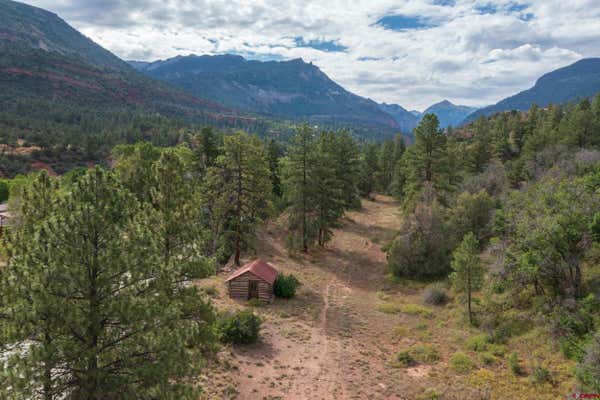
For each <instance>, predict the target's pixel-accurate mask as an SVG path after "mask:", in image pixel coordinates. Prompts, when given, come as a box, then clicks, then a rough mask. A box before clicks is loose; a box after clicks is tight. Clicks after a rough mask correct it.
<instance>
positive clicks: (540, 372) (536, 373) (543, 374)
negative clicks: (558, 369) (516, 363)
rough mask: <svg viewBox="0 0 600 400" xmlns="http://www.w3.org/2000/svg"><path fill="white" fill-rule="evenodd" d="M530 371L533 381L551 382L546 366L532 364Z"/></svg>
mask: <svg viewBox="0 0 600 400" xmlns="http://www.w3.org/2000/svg"><path fill="white" fill-rule="evenodd" d="M531 373H532V375H531V376H532V378H533V381H534V382H535V383H545V382H552V374H550V371H549V370H548V368H544V367H543V366H541V365H534V366H533V369H532V371H531Z"/></svg>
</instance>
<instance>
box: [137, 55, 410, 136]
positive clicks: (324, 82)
mask: <svg viewBox="0 0 600 400" xmlns="http://www.w3.org/2000/svg"><path fill="white" fill-rule="evenodd" d="M130 63H131V65H132V66H134V67H135V68H137V69H138V70H139V71H141V72H143V73H144V74H146V75H147V76H148V77H151V78H154V79H157V80H160V81H164V82H166V83H168V84H170V85H172V86H175V87H177V88H179V89H182V90H184V91H186V92H188V93H190V94H192V95H194V96H197V97H199V98H205V99H211V100H213V101H216V102H218V103H220V104H223V105H225V106H227V107H231V108H233V109H236V110H241V111H242V112H245V113H250V114H259V115H262V116H266V117H270V118H282V119H290V120H300V121H310V122H314V123H325V124H336V125H337V124H349V125H362V126H379V127H385V128H389V129H392V130H393V129H396V130H397V129H399V126H398V124H397V122H396V120H395V119H394V118H392V117H391V116H390V115H389V114H387V113H385V112H383V111H382V110H381V109H380V108H379V106H378V105H377V103H375V102H374V101H372V100H370V99H366V98H363V97H360V96H357V95H355V94H353V93H350V92H349V91H347V90H346V89H344V88H343V87H341V86H340V85H338V84H337V83H335V82H334V81H332V80H331V79H330V78H329V77H328V76H327V75H326V74H325V73H323V72H322V71H321V70H320V69H319V68H318V67H316V66H315V65H313V64H311V63H306V62H304V61H302V60H301V59H295V60H290V61H266V62H262V61H255V60H246V59H244V58H243V57H241V56H238V55H230V54H226V55H216V56H208V55H203V56H195V55H190V56H185V57H182V56H179V57H175V58H171V59H168V60H164V61H162V60H161V61H156V62H152V63H144V62H135V61H134V62H130ZM409 132H410V131H409Z"/></svg>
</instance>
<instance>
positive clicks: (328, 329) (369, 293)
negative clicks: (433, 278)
mask: <svg viewBox="0 0 600 400" xmlns="http://www.w3.org/2000/svg"><path fill="white" fill-rule="evenodd" d="M398 210H399V209H398V206H397V204H395V203H394V202H393V201H392V200H391V199H390V198H387V197H383V196H378V197H377V198H376V200H375V201H365V202H364V204H363V209H362V210H360V211H357V212H351V213H348V214H347V215H346V217H345V218H344V221H343V226H342V227H341V228H340V229H337V230H336V231H335V235H334V238H333V240H332V241H331V242H330V243H329V244H328V246H327V247H326V248H325V249H320V250H316V251H313V252H311V253H310V254H308V255H300V256H298V258H290V257H289V255H288V252H287V250H285V248H284V236H285V233H284V232H282V231H281V230H279V229H277V228H276V225H275V224H274V225H273V226H269V227H267V229H266V231H265V232H264V236H265V237H263V238H261V241H260V242H261V243H260V245H259V246H258V248H259V250H258V254H257V255H258V256H259V257H263V258H264V259H266V260H269V261H271V262H273V263H274V264H275V265H276V266H277V267H278V268H279V269H280V270H281V271H283V272H286V273H288V272H293V273H294V274H295V275H297V276H298V277H299V278H300V280H301V281H302V282H303V284H304V285H303V287H302V289H301V290H300V292H299V294H298V296H297V298H296V299H294V300H291V301H283V300H282V301H280V300H277V301H276V302H275V304H273V305H269V306H266V307H261V308H259V309H257V311H258V312H259V313H261V314H263V315H265V318H266V321H265V323H264V324H263V330H262V340H261V342H260V343H258V344H256V345H254V346H251V347H245V348H236V349H231V350H230V352H229V353H228V354H226V355H223V354H222V355H221V356H222V357H227V362H222V363H221V364H226V367H225V368H224V369H228V368H229V370H221V371H220V373H218V374H216V376H217V377H220V378H221V379H224V382H223V381H221V382H219V383H221V385H222V386H224V387H223V390H222V391H221V395H222V394H223V391H224V392H225V393H226V394H228V392H230V393H229V394H230V395H232V397H236V396H237V398H241V399H250V398H258V399H277V398H282V399H332V398H338V399H346V398H347V399H350V398H361V399H362V398H365V399H366V398H369V399H375V398H382V399H383V398H385V399H402V398H403V397H402V396H400V395H399V393H403V392H405V391H406V390H407V389H408V388H410V386H411V383H410V382H408V381H407V380H405V379H398V378H399V376H398V375H399V374H400V372H401V371H399V370H397V369H390V368H389V366H388V363H389V362H390V356H391V354H393V353H394V351H395V343H394V342H393V341H392V340H390V332H391V331H392V330H393V328H394V326H395V325H396V323H397V321H394V319H397V318H390V316H389V315H386V314H383V313H377V312H376V311H375V308H376V304H377V301H378V290H380V289H381V288H382V287H384V286H385V285H387V279H386V270H385V253H384V252H383V251H382V250H381V246H382V245H383V244H384V243H386V242H387V241H389V240H390V239H391V238H392V237H393V235H394V232H395V231H396V230H397V229H398V225H399V223H400V216H399V214H398V212H399V211H398ZM222 291H223V294H225V293H224V288H222ZM224 297H225V296H221V299H220V300H219V301H218V302H220V303H225V304H226V303H228V302H230V300H229V299H225V298H224ZM232 365H233V367H232ZM407 376H408V375H407ZM415 376H418V374H416V375H415ZM206 379H207V383H208V382H211V383H213V384H214V383H215V380H214V379H215V376H212V377H207V378H206Z"/></svg>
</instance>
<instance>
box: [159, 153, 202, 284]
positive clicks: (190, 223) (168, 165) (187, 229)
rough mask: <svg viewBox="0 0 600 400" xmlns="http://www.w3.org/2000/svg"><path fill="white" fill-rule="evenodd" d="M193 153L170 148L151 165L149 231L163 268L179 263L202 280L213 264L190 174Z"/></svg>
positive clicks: (198, 200)
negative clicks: (208, 257) (150, 226)
mask: <svg viewBox="0 0 600 400" xmlns="http://www.w3.org/2000/svg"><path fill="white" fill-rule="evenodd" d="M191 159H192V153H191V151H190V150H189V149H187V148H185V147H179V148H169V149H166V150H164V151H163V152H162V154H161V156H160V159H159V160H158V161H157V162H156V163H155V164H154V165H153V169H152V171H153V173H154V179H153V180H154V182H155V185H154V187H153V188H152V189H151V192H150V196H151V204H152V206H153V208H154V213H152V218H153V223H152V230H153V231H154V236H155V238H156V240H157V242H158V246H159V251H160V254H161V260H162V263H163V267H164V268H165V269H166V270H168V269H170V268H173V264H178V267H179V268H182V269H183V270H185V271H186V273H187V274H188V275H189V276H190V277H194V278H200V277H205V276H206V275H207V274H209V273H210V272H211V271H212V269H213V268H212V265H211V263H210V262H209V261H208V260H207V258H206V257H205V255H206V254H207V253H209V251H208V249H207V247H206V245H207V233H206V232H205V231H204V229H203V224H202V221H201V215H200V212H201V201H200V196H199V193H198V192H197V190H196V188H197V185H196V182H195V180H194V179H193V178H192V177H193V174H191V164H192V162H191Z"/></svg>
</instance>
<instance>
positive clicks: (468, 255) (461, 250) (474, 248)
mask: <svg viewBox="0 0 600 400" xmlns="http://www.w3.org/2000/svg"><path fill="white" fill-rule="evenodd" d="M478 248H479V245H478V243H477V239H476V238H475V235H473V233H471V232H469V233H467V234H466V235H465V237H464V238H463V240H462V242H461V244H460V245H459V246H458V247H457V248H456V250H454V253H453V260H452V264H451V265H452V270H453V271H454V272H452V273H451V274H450V280H451V281H452V286H453V288H454V290H456V291H457V292H462V293H466V294H467V310H468V313H469V322H470V323H471V324H473V312H472V309H471V298H472V293H473V291H476V290H479V289H481V286H482V285H483V275H484V272H485V271H484V269H483V265H482V263H481V260H480V259H479V250H478Z"/></svg>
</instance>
